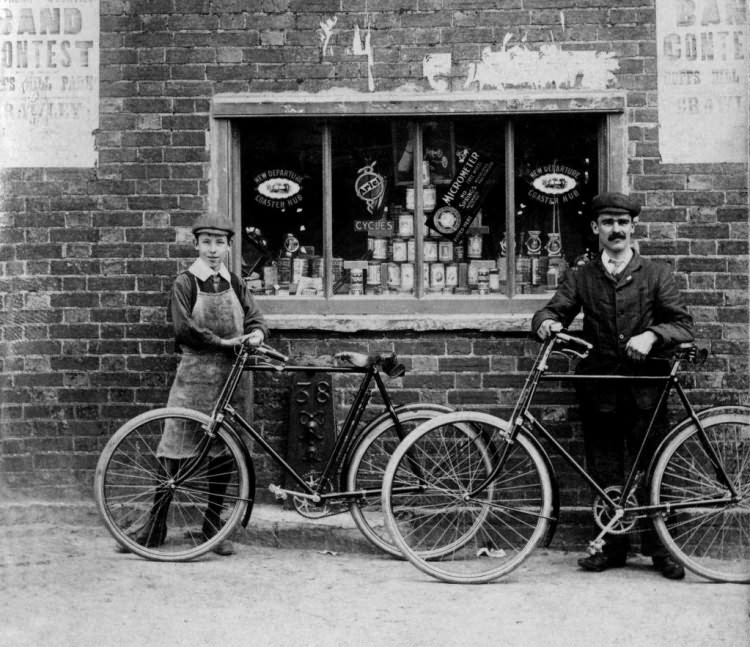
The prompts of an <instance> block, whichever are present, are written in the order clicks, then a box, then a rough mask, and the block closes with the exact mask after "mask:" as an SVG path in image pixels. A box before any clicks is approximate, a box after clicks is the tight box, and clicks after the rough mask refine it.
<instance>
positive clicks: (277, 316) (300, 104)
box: [209, 91, 627, 331]
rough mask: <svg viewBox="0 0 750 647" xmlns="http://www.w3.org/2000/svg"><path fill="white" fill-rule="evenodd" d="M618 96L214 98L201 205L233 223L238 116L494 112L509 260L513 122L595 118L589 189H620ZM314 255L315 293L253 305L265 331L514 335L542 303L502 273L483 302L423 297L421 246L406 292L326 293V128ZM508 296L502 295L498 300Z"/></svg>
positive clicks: (418, 221)
mask: <svg viewBox="0 0 750 647" xmlns="http://www.w3.org/2000/svg"><path fill="white" fill-rule="evenodd" d="M625 106H626V97H625V94H624V93H622V92H616V91H604V92H601V91H597V92H576V91H556V92H533V93H512V92H502V93H501V92H481V93H477V92H461V93H438V92H434V93H433V92H431V93H404V92H390V93H388V92H373V93H367V94H366V93H360V92H356V91H351V92H349V91H336V92H333V91H332V92H321V93H304V92H299V93H275V94H274V93H269V94H248V93H238V94H217V95H215V96H214V97H213V100H212V104H211V155H210V183H209V205H210V208H212V209H215V210H217V211H220V212H222V213H227V214H230V215H231V217H232V219H233V220H234V222H235V224H236V226H237V227H238V228H239V227H241V222H242V218H241V214H242V204H241V200H242V191H241V181H240V178H241V174H240V171H241V169H240V159H241V157H240V152H241V151H240V136H239V126H238V122H239V120H247V119H252V118H257V117H279V118H285V119H299V118H310V117H314V118H318V119H321V118H322V119H326V118H331V119H335V118H336V117H375V116H377V117H393V118H399V117H400V118H413V119H415V120H422V119H429V118H432V117H436V116H441V117H461V116H496V117H497V116H499V117H505V118H507V120H506V122H505V146H504V156H505V176H504V178H503V179H504V181H505V184H506V191H505V219H506V227H508V229H507V231H508V234H509V235H508V243H509V244H508V256H509V257H512V256H514V255H515V249H514V240H515V236H514V235H513V234H514V233H515V217H514V214H515V210H516V206H515V202H516V199H515V186H514V185H515V182H514V173H515V151H514V136H513V135H514V133H513V124H514V117H526V116H530V115H539V114H543V115H554V114H559V115H571V114H572V115H575V114H598V115H600V116H601V117H602V119H601V122H600V124H601V125H600V129H599V133H598V149H599V150H598V164H599V185H598V187H597V190H598V191H604V190H610V191H623V190H624V187H625V186H626V173H627V124H626V121H625ZM416 132H417V137H416V141H415V149H414V159H415V160H420V159H421V158H422V151H423V141H422V136H421V135H422V129H421V128H418V129H417V130H416ZM321 145H322V163H323V177H322V180H323V187H322V195H323V237H324V241H323V256H324V277H325V282H324V296H323V297H320V296H315V297H307V296H289V297H281V298H280V297H276V296H272V297H266V296H261V295H258V296H257V297H256V300H257V302H258V303H259V304H260V306H261V308H262V309H263V310H264V312H265V313H267V318H268V319H269V323H270V325H271V326H272V327H275V328H287V329H290V328H295V329H296V328H301V329H315V330H333V331H335V330H339V331H357V330H427V329H430V330H449V329H457V328H462V329H476V330H518V329H524V328H528V322H529V320H530V318H531V315H532V314H533V312H534V311H536V310H537V309H538V308H540V307H541V306H542V305H543V304H544V303H546V302H547V300H548V298H549V297H548V296H547V295H544V294H528V295H527V294H515V286H514V285H513V282H514V276H513V273H512V272H509V274H508V281H509V284H510V285H509V286H508V292H507V293H506V294H500V295H492V296H489V297H488V296H475V295H465V296H464V295H461V296H454V297H451V298H445V297H436V296H431V295H426V294H425V291H424V284H423V280H422V272H423V263H422V245H417V247H416V258H415V294H414V295H411V296H409V297H404V296H395V297H394V296H388V295H382V296H367V297H361V298H358V297H351V296H343V295H339V296H337V295H334V294H333V286H332V253H331V252H332V239H333V231H332V223H333V217H332V216H333V195H332V188H331V187H332V176H331V164H332V159H331V152H332V142H331V125H330V123H327V124H325V125H324V130H323V141H322V142H321ZM414 170H415V172H414V180H413V182H414V189H415V190H414V195H415V205H414V211H415V213H421V212H422V204H421V203H422V191H421V188H422V176H421V173H420V172H419V165H418V164H415V165H414ZM424 232H425V224H424V219H423V218H415V237H417V238H419V239H422V238H423V237H424ZM239 245H240V237H239V236H236V237H235V238H234V240H233V243H232V262H231V266H232V270H233V271H234V272H236V273H238V274H239V271H240V262H241V260H240V259H241V256H240V253H239V252H240V250H239ZM508 295H512V296H508Z"/></svg>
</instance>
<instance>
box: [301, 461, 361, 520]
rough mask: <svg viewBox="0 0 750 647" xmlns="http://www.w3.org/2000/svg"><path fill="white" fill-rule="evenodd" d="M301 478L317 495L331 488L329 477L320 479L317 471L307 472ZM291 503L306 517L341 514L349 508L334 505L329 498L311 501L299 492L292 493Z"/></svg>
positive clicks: (319, 517)
mask: <svg viewBox="0 0 750 647" xmlns="http://www.w3.org/2000/svg"><path fill="white" fill-rule="evenodd" d="M303 478H304V479H305V483H307V484H308V485H309V486H310V487H311V488H312V489H313V490H314V491H315V493H316V494H318V495H320V494H324V493H326V492H330V491H331V490H332V487H331V482H330V479H325V481H323V480H321V478H320V474H318V473H317V472H308V473H307V474H305V475H304V477H303ZM292 505H294V509H295V510H296V511H297V512H298V513H299V514H301V515H302V516H303V517H307V518H308V519H322V518H323V517H330V516H332V515H335V514H341V513H342V512H346V511H348V509H349V507H348V506H346V505H342V504H338V505H335V502H333V501H330V500H328V501H313V500H312V498H310V497H307V496H302V495H300V494H293V495H292Z"/></svg>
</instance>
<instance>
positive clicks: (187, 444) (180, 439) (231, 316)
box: [156, 285, 247, 458]
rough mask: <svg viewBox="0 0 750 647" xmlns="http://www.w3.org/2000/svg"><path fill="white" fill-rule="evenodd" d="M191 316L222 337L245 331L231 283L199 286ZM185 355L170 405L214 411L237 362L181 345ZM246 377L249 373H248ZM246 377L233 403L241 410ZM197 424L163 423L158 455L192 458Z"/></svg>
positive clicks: (229, 356)
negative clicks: (210, 288)
mask: <svg viewBox="0 0 750 647" xmlns="http://www.w3.org/2000/svg"><path fill="white" fill-rule="evenodd" d="M192 318H193V320H194V321H195V324H196V325H197V326H199V327H201V328H208V329H209V330H212V331H213V332H214V334H216V335H217V336H218V337H221V338H222V339H230V338H232V337H238V336H239V335H241V334H242V333H243V323H244V312H243V310H242V305H241V304H240V300H239V299H238V298H237V295H236V293H235V291H234V289H233V288H232V286H231V285H230V286H229V288H228V289H226V290H224V291H223V292H201V291H200V290H196V298H195V305H194V306H193V311H192ZM180 350H181V351H182V356H181V358H180V363H179V365H178V366H177V373H176V375H175V378H174V382H172V388H171V389H170V391H169V399H168V400H167V406H168V407H187V408H188V409H195V410H197V411H200V412H202V413H205V414H209V415H210V414H211V412H212V411H213V408H214V405H215V404H216V400H217V398H218V397H219V393H220V392H221V389H222V387H223V386H224V382H225V381H226V379H227V376H228V375H229V372H230V371H231V369H232V365H233V364H234V356H233V355H232V354H230V353H227V352H222V351H196V350H193V349H192V348H189V347H187V346H184V345H181V346H180ZM245 377H246V376H245ZM246 386H247V384H246V380H245V379H243V380H242V381H241V382H240V384H239V386H238V388H237V391H236V392H235V396H234V399H233V401H232V404H233V405H234V406H235V409H237V410H238V411H239V412H240V413H242V410H243V403H242V399H243V397H244V394H245V393H246V391H247V389H246V388H245V387H246ZM194 427H195V425H194V424H192V423H188V425H187V426H186V425H185V424H184V423H181V422H180V421H177V420H169V421H167V423H166V424H165V426H164V433H163V434H162V438H161V442H160V443H159V447H158V449H157V452H156V455H157V457H159V458H189V457H190V456H192V455H193V453H194V452H195V450H196V448H197V445H198V442H199V441H200V439H201V436H202V433H201V432H200V431H199V430H196V429H195V428H194Z"/></svg>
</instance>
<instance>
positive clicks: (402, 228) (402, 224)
mask: <svg viewBox="0 0 750 647" xmlns="http://www.w3.org/2000/svg"><path fill="white" fill-rule="evenodd" d="M398 235H399V236H401V237H402V238H408V237H409V236H413V235H414V215H413V214H411V213H402V214H400V215H399V217H398Z"/></svg>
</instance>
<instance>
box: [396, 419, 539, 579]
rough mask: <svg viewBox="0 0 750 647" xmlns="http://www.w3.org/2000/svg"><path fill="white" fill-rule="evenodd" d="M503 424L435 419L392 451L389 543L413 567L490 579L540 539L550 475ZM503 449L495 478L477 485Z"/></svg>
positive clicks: (530, 449) (514, 563) (534, 451)
mask: <svg viewBox="0 0 750 647" xmlns="http://www.w3.org/2000/svg"><path fill="white" fill-rule="evenodd" d="M506 432H507V423H506V422H505V421H503V420H501V419H499V418H496V417H494V416H490V415H487V414H483V413H470V412H458V413H451V414H445V415H442V416H439V417H437V418H434V419H432V420H430V421H428V422H425V423H424V424H422V425H420V426H419V427H418V428H417V429H415V430H414V431H413V432H412V433H411V434H410V435H409V436H408V437H407V438H406V440H404V441H403V442H402V443H401V444H400V445H399V447H398V449H397V450H396V451H395V452H394V454H393V457H392V458H391V460H390V461H389V463H388V467H387V469H386V473H385V477H384V479H383V511H384V513H385V516H386V523H387V526H388V530H389V531H390V533H391V535H392V537H393V541H394V543H395V544H396V545H397V546H398V548H399V549H400V550H401V552H402V553H403V554H404V555H405V556H406V557H407V558H408V559H409V561H410V562H411V563H412V564H414V566H416V567H417V568H418V569H420V570H421V571H423V572H424V573H427V574H428V575H431V576H433V577H435V578H437V579H440V580H443V581H445V582H452V583H458V584H462V583H467V584H468V583H472V584H478V583H483V582H489V581H491V580H494V579H496V578H498V577H500V576H502V575H505V574H506V573H508V572H510V571H511V570H513V569H514V568H515V567H516V566H518V565H519V564H520V563H521V562H522V561H523V560H524V559H525V558H526V557H527V556H528V555H529V553H530V552H531V551H532V550H533V549H534V547H535V546H536V545H537V543H538V542H539V541H540V540H541V539H542V538H543V537H544V534H545V532H546V530H547V527H548V525H549V522H550V517H551V511H552V500H553V496H552V484H551V481H550V476H549V472H548V471H547V467H546V464H545V462H544V460H543V459H542V457H541V455H540V454H539V452H538V451H537V449H536V448H535V447H534V445H533V444H532V443H531V442H530V441H529V440H528V439H527V438H526V437H525V436H524V435H523V434H519V435H518V437H517V438H516V440H515V442H514V443H512V444H507V443H506V438H507V434H506ZM506 448H507V453H506V458H505V463H504V467H503V469H502V471H501V472H500V474H498V476H497V478H496V479H495V480H493V481H492V483H491V484H490V485H489V486H488V487H487V488H485V489H484V490H483V491H482V492H480V493H479V494H477V495H475V496H473V497H471V498H470V497H469V496H468V493H469V492H471V491H472V490H473V489H474V488H476V487H477V486H478V485H480V484H481V483H482V481H484V480H485V478H486V477H487V476H488V475H489V474H490V472H491V470H492V467H493V465H494V464H495V463H496V461H497V459H498V454H502V453H503V450H504V449H506Z"/></svg>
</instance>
